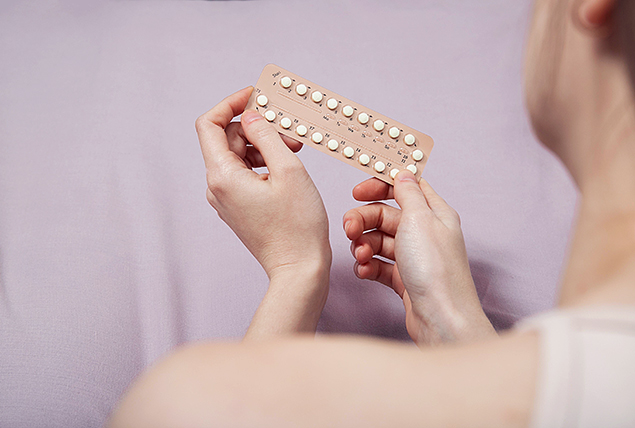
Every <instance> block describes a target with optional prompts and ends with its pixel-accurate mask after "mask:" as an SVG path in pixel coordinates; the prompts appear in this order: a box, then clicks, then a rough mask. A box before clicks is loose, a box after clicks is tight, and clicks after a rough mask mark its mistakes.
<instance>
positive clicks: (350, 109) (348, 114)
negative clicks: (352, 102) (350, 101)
mask: <svg viewBox="0 0 635 428" xmlns="http://www.w3.org/2000/svg"><path fill="white" fill-rule="evenodd" d="M354 112H355V110H353V107H351V106H344V108H343V109H342V114H343V115H344V116H346V117H351V116H352V115H353V113H354Z"/></svg>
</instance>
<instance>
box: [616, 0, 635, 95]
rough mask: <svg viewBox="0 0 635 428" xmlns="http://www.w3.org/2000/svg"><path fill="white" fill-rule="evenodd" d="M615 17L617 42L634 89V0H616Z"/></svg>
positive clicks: (634, 89)
mask: <svg viewBox="0 0 635 428" xmlns="http://www.w3.org/2000/svg"><path fill="white" fill-rule="evenodd" d="M615 18H616V19H615V22H616V24H617V31H618V33H619V34H618V36H619V43H620V46H621V49H622V52H623V54H624V58H625V60H626V64H627V66H628V69H629V72H630V74H631V84H632V87H633V91H635V0H618V2H617V7H616V9H615Z"/></svg>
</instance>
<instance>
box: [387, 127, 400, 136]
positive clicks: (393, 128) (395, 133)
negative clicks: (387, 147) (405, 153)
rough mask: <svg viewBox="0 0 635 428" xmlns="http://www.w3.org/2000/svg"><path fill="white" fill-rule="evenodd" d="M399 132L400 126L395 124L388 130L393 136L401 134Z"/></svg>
mask: <svg viewBox="0 0 635 428" xmlns="http://www.w3.org/2000/svg"><path fill="white" fill-rule="evenodd" d="M399 133H400V131H399V128H397V127H396V126H393V127H392V128H390V130H389V131H388V135H390V136H391V137H392V138H397V137H398V136H399Z"/></svg>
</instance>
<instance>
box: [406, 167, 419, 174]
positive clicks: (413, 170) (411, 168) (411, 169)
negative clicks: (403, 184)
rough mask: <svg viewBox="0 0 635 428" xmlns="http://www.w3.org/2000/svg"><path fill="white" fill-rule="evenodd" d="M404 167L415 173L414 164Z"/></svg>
mask: <svg viewBox="0 0 635 428" xmlns="http://www.w3.org/2000/svg"><path fill="white" fill-rule="evenodd" d="M406 169H407V170H408V171H410V172H411V173H413V174H416V173H417V167H416V166H414V165H408V166H407V167H406Z"/></svg>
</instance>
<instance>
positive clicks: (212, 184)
mask: <svg viewBox="0 0 635 428" xmlns="http://www.w3.org/2000/svg"><path fill="white" fill-rule="evenodd" d="M224 188H225V184H224V180H223V179H222V175H221V174H219V173H218V172H214V171H207V189H208V191H209V192H210V193H212V194H213V195H214V196H217V195H218V194H221V193H222V192H223V190H224Z"/></svg>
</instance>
